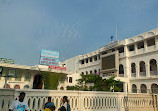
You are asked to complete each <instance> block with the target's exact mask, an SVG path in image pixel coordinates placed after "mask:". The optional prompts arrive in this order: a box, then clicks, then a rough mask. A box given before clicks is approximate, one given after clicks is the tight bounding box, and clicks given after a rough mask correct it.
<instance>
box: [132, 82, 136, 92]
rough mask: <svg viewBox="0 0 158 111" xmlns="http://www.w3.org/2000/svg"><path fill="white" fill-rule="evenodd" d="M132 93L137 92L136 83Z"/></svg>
mask: <svg viewBox="0 0 158 111" xmlns="http://www.w3.org/2000/svg"><path fill="white" fill-rule="evenodd" d="M132 93H137V86H136V85H135V84H133V85H132Z"/></svg>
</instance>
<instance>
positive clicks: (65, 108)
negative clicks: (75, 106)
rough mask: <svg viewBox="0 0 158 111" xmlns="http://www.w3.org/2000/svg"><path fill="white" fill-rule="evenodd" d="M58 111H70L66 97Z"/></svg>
mask: <svg viewBox="0 0 158 111" xmlns="http://www.w3.org/2000/svg"><path fill="white" fill-rule="evenodd" d="M62 102H63V103H61V105H60V107H59V109H58V111H71V108H70V105H69V103H68V99H67V96H64V97H63V99H62Z"/></svg>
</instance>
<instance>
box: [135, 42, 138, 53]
mask: <svg viewBox="0 0 158 111" xmlns="http://www.w3.org/2000/svg"><path fill="white" fill-rule="evenodd" d="M134 50H135V54H137V51H138V48H137V43H135V44H134Z"/></svg>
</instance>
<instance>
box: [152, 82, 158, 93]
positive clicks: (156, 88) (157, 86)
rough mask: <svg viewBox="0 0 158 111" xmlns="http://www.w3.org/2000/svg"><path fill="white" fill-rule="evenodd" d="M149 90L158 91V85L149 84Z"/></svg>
mask: <svg viewBox="0 0 158 111" xmlns="http://www.w3.org/2000/svg"><path fill="white" fill-rule="evenodd" d="M151 92H152V93H158V85H157V84H152V85H151Z"/></svg>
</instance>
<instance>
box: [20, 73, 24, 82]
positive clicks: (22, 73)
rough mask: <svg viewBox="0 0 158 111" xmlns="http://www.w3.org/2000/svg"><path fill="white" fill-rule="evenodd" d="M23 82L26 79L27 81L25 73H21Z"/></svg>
mask: <svg viewBox="0 0 158 111" xmlns="http://www.w3.org/2000/svg"><path fill="white" fill-rule="evenodd" d="M21 75H22V76H21V81H24V79H25V76H24V74H23V73H21Z"/></svg>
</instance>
